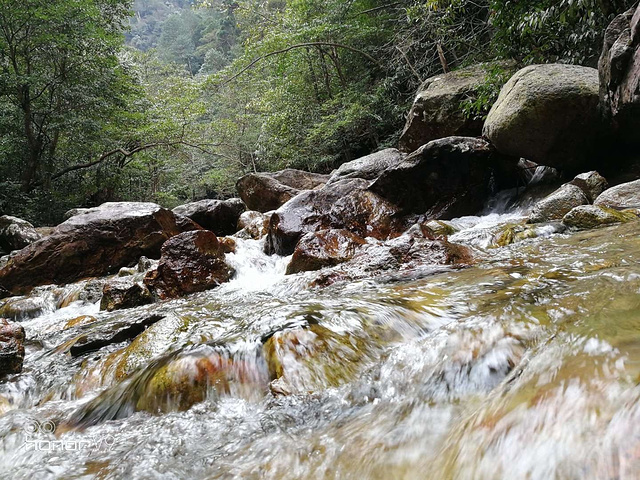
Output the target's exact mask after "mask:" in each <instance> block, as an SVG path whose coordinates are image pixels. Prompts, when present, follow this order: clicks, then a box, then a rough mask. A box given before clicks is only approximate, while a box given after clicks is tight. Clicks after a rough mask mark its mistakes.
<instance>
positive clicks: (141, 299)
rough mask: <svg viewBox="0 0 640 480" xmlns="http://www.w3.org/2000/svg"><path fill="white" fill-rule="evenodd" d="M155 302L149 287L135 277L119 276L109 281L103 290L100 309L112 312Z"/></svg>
mask: <svg viewBox="0 0 640 480" xmlns="http://www.w3.org/2000/svg"><path fill="white" fill-rule="evenodd" d="M149 303H153V296H152V295H151V292H150V291H149V289H148V288H147V287H146V286H145V285H144V284H143V283H142V282H139V281H135V279H133V278H125V279H122V278H118V279H114V280H111V281H109V282H107V283H106V284H105V285H104V288H103V290H102V299H101V300H100V310H106V311H107V312H112V311H114V310H121V309H125V308H133V307H139V306H141V305H148V304H149Z"/></svg>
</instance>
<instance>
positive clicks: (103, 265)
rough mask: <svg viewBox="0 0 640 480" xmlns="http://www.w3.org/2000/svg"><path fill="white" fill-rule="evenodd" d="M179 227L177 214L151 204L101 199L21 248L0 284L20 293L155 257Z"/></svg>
mask: <svg viewBox="0 0 640 480" xmlns="http://www.w3.org/2000/svg"><path fill="white" fill-rule="evenodd" d="M181 231H182V230H181V229H180V227H179V226H178V225H177V224H176V216H175V215H174V214H173V213H172V212H171V211H170V210H166V209H164V208H161V207H160V206H158V205H156V204H153V203H133V202H122V203H105V204H104V205H102V206H100V207H96V208H92V209H90V211H88V212H85V213H83V214H81V215H76V216H74V217H71V218H70V219H69V220H67V221H66V222H64V223H62V224H60V225H58V226H57V227H56V229H55V230H54V232H53V233H52V234H51V235H50V236H48V237H45V238H43V239H41V240H39V241H37V242H35V243H32V244H31V245H29V246H28V247H26V248H23V249H22V250H20V251H19V252H18V253H17V255H15V256H14V257H12V258H11V259H10V260H9V262H8V263H7V265H5V266H4V267H3V268H1V269H0V285H2V286H3V287H5V288H6V289H7V290H9V291H11V292H12V293H14V294H19V293H25V292H28V291H30V290H31V289H32V288H33V287H34V286H37V285H46V284H63V283H70V282H74V281H77V280H80V279H82V278H87V277H97V276H104V275H107V274H109V273H112V272H116V271H117V270H118V269H120V268H121V267H124V266H127V265H131V264H133V263H134V262H136V261H137V260H138V259H139V258H140V257H141V256H142V255H146V256H149V257H152V258H153V257H156V258H157V257H159V256H160V248H161V246H162V244H163V243H164V242H165V241H166V240H167V239H169V238H171V237H173V236H174V235H177V234H178V233H181Z"/></svg>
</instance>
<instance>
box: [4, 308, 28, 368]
mask: <svg viewBox="0 0 640 480" xmlns="http://www.w3.org/2000/svg"><path fill="white" fill-rule="evenodd" d="M24 339H25V335H24V328H23V327H22V325H18V324H16V323H9V322H8V321H7V320H5V319H4V318H0V376H2V375H7V374H12V373H20V372H21V371H22V362H23V360H24Z"/></svg>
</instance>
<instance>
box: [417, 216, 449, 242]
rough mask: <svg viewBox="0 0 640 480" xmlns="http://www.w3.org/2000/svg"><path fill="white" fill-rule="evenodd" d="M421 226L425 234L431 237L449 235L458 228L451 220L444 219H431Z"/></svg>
mask: <svg viewBox="0 0 640 480" xmlns="http://www.w3.org/2000/svg"><path fill="white" fill-rule="evenodd" d="M421 228H422V229H423V231H424V232H425V236H429V237H434V238H435V237H448V236H449V235H453V234H454V233H456V231H457V230H456V228H455V227H454V226H453V225H451V223H449V222H445V221H443V220H431V221H429V222H426V223H423V224H422V225H421Z"/></svg>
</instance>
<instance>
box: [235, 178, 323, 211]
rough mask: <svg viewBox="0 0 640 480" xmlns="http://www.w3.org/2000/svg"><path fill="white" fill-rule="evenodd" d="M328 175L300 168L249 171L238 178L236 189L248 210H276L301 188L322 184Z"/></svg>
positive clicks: (308, 188) (309, 188)
mask: <svg viewBox="0 0 640 480" xmlns="http://www.w3.org/2000/svg"><path fill="white" fill-rule="evenodd" d="M328 179H329V177H328V176H327V175H319V174H316V173H309V172H303V171H302V170H294V169H286V170H282V171H280V172H276V173H250V174H248V175H245V176H244V177H242V178H240V179H239V180H238V182H237V183H236V189H237V190H238V194H239V195H240V198H242V201H243V202H244V203H245V204H246V205H247V207H248V209H249V210H255V211H258V212H262V213H264V212H268V211H271V210H276V209H277V208H279V207H280V206H281V205H283V204H284V203H286V202H288V201H289V200H291V199H292V198H293V197H295V196H296V195H298V194H299V193H300V192H301V191H302V190H312V189H315V188H318V187H320V186H322V185H324V184H325V183H326V182H327V180H328Z"/></svg>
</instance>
